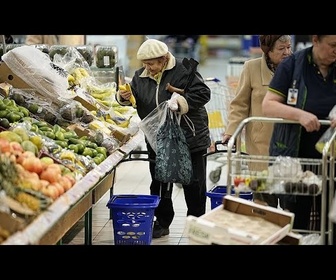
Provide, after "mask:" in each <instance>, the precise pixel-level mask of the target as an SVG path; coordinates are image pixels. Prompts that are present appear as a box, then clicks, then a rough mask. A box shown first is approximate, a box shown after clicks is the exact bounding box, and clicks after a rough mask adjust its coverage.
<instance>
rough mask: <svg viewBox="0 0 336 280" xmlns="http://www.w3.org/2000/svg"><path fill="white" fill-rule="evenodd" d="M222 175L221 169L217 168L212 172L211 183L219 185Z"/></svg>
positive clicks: (210, 175)
mask: <svg viewBox="0 0 336 280" xmlns="http://www.w3.org/2000/svg"><path fill="white" fill-rule="evenodd" d="M221 173H222V168H221V167H217V168H216V170H213V171H211V172H210V174H209V179H210V181H211V182H212V183H217V182H218V181H219V179H220V176H221Z"/></svg>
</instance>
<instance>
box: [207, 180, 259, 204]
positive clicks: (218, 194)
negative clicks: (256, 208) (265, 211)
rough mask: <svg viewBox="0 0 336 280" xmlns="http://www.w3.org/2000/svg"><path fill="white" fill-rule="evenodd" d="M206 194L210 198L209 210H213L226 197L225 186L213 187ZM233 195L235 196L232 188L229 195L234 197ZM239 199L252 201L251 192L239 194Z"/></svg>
mask: <svg viewBox="0 0 336 280" xmlns="http://www.w3.org/2000/svg"><path fill="white" fill-rule="evenodd" d="M206 194H207V196H208V197H209V198H210V201H211V209H214V208H216V207H217V206H218V205H220V204H222V203H223V198H224V196H225V195H226V186H214V187H213V188H212V189H211V190H209V191H208V192H207V193H206ZM234 194H235V191H234V189H233V188H231V195H234ZM239 197H240V198H244V199H247V200H252V199H253V193H252V192H240V193H239Z"/></svg>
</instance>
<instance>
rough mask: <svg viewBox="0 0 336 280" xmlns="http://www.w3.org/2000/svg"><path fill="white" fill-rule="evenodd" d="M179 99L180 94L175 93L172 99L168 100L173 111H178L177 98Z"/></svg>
mask: <svg viewBox="0 0 336 280" xmlns="http://www.w3.org/2000/svg"><path fill="white" fill-rule="evenodd" d="M178 97H179V94H178V93H176V92H173V94H172V97H171V98H170V99H169V100H168V107H169V109H170V110H172V111H174V112H175V111H177V110H178V103H177V98H178Z"/></svg>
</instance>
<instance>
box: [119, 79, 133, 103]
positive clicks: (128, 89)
mask: <svg viewBox="0 0 336 280" xmlns="http://www.w3.org/2000/svg"><path fill="white" fill-rule="evenodd" d="M119 90H126V91H130V92H131V93H132V89H131V85H130V84H128V83H127V84H124V85H119ZM129 102H131V104H132V107H133V108H136V100H135V97H134V95H133V94H131V97H130V99H129Z"/></svg>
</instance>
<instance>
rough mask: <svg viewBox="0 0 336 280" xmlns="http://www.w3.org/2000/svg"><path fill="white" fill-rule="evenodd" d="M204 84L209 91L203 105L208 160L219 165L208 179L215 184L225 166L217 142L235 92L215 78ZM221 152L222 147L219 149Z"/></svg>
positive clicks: (225, 124) (219, 139)
mask: <svg viewBox="0 0 336 280" xmlns="http://www.w3.org/2000/svg"><path fill="white" fill-rule="evenodd" d="M205 83H206V84H207V86H208V87H209V88H210V90H211V99H210V101H209V102H208V103H207V104H206V105H205V107H206V109H207V112H208V118H209V130H210V138H211V147H210V148H209V154H208V155H207V156H208V159H209V160H211V161H214V162H215V163H219V164H220V165H219V166H217V167H216V168H215V170H213V171H210V173H209V178H210V180H211V181H212V182H213V183H217V182H218V181H219V179H220V176H221V174H222V167H223V166H224V165H225V164H226V158H225V156H224V157H223V153H218V149H217V145H218V143H216V142H218V141H221V139H222V138H223V134H224V132H225V129H226V126H227V122H228V114H229V109H230V103H231V100H232V99H233V97H234V95H235V90H234V89H233V88H232V87H228V86H226V85H225V84H223V83H221V81H220V80H219V79H217V78H207V79H205ZM220 149H221V150H222V147H221V148H220Z"/></svg>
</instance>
